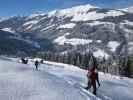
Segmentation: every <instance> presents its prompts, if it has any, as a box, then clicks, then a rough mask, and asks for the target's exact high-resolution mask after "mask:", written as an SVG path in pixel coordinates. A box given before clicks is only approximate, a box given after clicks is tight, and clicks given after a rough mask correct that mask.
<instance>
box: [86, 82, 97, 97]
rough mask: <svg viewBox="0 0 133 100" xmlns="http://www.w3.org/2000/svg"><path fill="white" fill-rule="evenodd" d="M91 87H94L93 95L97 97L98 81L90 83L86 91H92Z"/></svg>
mask: <svg viewBox="0 0 133 100" xmlns="http://www.w3.org/2000/svg"><path fill="white" fill-rule="evenodd" d="M91 87H93V94H94V95H96V92H97V88H96V81H94V82H91V83H90V82H88V86H87V87H86V89H87V90H88V89H90V88H91Z"/></svg>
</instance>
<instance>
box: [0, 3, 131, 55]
mask: <svg viewBox="0 0 133 100" xmlns="http://www.w3.org/2000/svg"><path fill="white" fill-rule="evenodd" d="M0 30H1V31H0V35H1V37H0V40H3V42H2V44H6V43H8V44H9V45H10V46H12V50H13V51H15V50H16V51H15V53H16V54H17V53H19V52H26V53H27V52H31V51H34V52H37V51H54V52H60V53H67V52H75V51H77V52H81V53H85V52H89V51H92V52H93V53H94V55H95V56H96V57H103V56H105V57H107V58H108V57H110V56H111V55H119V54H132V53H133V14H132V13H130V12H127V11H125V10H114V9H102V8H98V7H94V6H91V5H82V6H77V7H72V8H68V9H63V10H55V11H51V12H49V13H38V14H32V15H30V16H24V17H21V16H16V17H9V18H8V19H4V20H1V21H0ZM6 33H8V34H6ZM5 34H6V35H8V38H6V39H7V40H6V39H5V38H3V37H4V35H5ZM9 40H11V41H15V42H14V43H13V44H14V45H12V44H11V43H12V42H10V41H9ZM21 44H24V45H21ZM16 45H19V46H18V47H17V48H18V49H16ZM10 46H8V47H9V48H10ZM8 47H6V49H7V51H8V50H9V51H8V53H12V52H10V49H8ZM3 48H4V47H3V46H1V45H0V51H1V53H2V52H4V51H5V50H4V49H3ZM24 48H25V49H24Z"/></svg>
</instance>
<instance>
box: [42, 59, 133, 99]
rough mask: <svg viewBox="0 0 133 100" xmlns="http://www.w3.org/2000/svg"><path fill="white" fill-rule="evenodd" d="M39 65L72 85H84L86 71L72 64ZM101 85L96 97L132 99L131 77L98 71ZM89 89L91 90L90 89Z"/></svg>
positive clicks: (50, 63) (132, 86)
mask: <svg viewBox="0 0 133 100" xmlns="http://www.w3.org/2000/svg"><path fill="white" fill-rule="evenodd" d="M44 63H45V64H44V65H41V66H40V70H45V71H47V72H49V73H51V74H53V75H56V76H57V77H60V78H63V79H64V80H66V81H67V82H68V83H69V84H71V85H73V86H74V87H76V86H77V87H78V86H86V84H87V79H86V74H87V71H85V70H82V69H79V68H77V67H75V66H73V65H67V64H61V63H55V62H48V61H45V62H44ZM99 75H100V77H99V78H100V83H101V86H100V87H99V88H98V93H97V94H98V97H99V98H101V99H102V100H133V95H132V93H133V85H132V84H133V79H129V78H126V77H119V76H114V75H110V74H104V73H101V72H100V73H99ZM90 91H92V90H91V89H90Z"/></svg>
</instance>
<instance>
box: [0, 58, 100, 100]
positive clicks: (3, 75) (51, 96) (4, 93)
mask: <svg viewBox="0 0 133 100" xmlns="http://www.w3.org/2000/svg"><path fill="white" fill-rule="evenodd" d="M12 60H14V59H12ZM15 61H16V60H14V61H11V60H10V59H6V58H4V60H0V98H1V99H0V100H98V99H97V98H96V97H95V96H93V95H91V94H87V93H85V92H83V91H82V89H80V88H77V87H74V86H73V85H71V84H69V83H68V82H67V81H66V80H65V79H63V78H61V77H58V76H56V75H54V74H53V75H52V74H51V73H49V72H48V71H47V69H45V66H47V65H45V64H44V65H41V66H40V67H42V69H43V70H42V69H39V71H36V70H35V69H34V65H33V63H30V64H28V65H23V64H20V63H16V62H15ZM60 68H61V67H60ZM55 69H56V67H55ZM57 69H58V67H57ZM58 72H59V71H58Z"/></svg>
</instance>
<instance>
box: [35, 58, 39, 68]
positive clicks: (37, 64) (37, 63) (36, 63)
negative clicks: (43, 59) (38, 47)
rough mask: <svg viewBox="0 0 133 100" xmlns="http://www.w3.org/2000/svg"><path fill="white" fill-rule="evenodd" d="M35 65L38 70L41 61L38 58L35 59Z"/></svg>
mask: <svg viewBox="0 0 133 100" xmlns="http://www.w3.org/2000/svg"><path fill="white" fill-rule="evenodd" d="M35 66H36V70H38V66H39V61H38V60H36V61H35Z"/></svg>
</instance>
